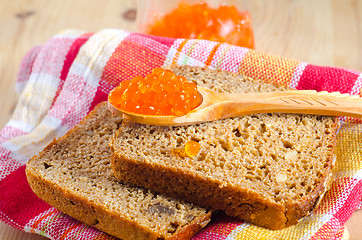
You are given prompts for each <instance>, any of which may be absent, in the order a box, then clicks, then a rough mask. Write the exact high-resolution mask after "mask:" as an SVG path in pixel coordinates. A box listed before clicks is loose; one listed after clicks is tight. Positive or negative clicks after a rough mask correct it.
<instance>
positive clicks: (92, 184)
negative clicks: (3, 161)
mask: <svg viewBox="0 0 362 240" xmlns="http://www.w3.org/2000/svg"><path fill="white" fill-rule="evenodd" d="M121 123H122V119H121V118H120V117H115V116H111V113H110V112H109V111H108V109H107V104H106V102H104V103H101V104H99V105H98V106H96V108H95V109H94V110H93V111H92V112H91V113H90V114H89V115H88V116H87V117H86V118H85V119H84V120H83V121H82V122H81V123H80V124H79V125H77V126H76V127H74V128H73V129H72V130H70V131H69V132H68V133H67V134H66V135H65V136H63V137H62V138H60V139H58V140H56V141H54V142H52V143H51V144H50V145H49V146H47V147H46V148H45V149H44V150H43V151H42V152H41V153H39V156H35V157H34V158H32V159H31V160H30V161H29V162H28V163H27V165H26V175H27V178H28V182H29V184H30V186H31V188H32V189H33V191H34V192H35V193H36V194H37V195H38V196H39V197H40V198H41V199H43V200H44V201H46V202H47V203H49V204H50V205H52V206H54V207H56V208H58V209H59V210H60V211H63V212H64V213H66V214H68V215H70V216H72V217H74V218H75V219H78V220H79V221H82V222H83V223H85V224H88V225H90V226H93V227H95V228H98V229H100V230H102V231H104V232H106V233H108V234H110V235H113V236H115V237H118V238H121V239H171V238H172V239H174V238H177V239H189V238H191V237H192V236H193V235H194V234H195V233H196V232H198V231H199V230H200V229H201V228H202V227H204V226H205V225H206V224H207V223H208V222H209V221H210V217H211V212H210V211H207V210H206V209H204V208H201V207H197V206H195V205H193V204H189V203H185V202H182V201H177V200H175V199H172V198H169V197H165V196H163V195H161V194H156V193H153V192H151V191H149V190H147V189H144V188H138V187H132V186H129V185H126V184H122V183H119V182H117V181H116V179H115V177H114V176H113V174H112V171H111V164H110V158H111V151H110V148H109V146H108V140H109V139H110V137H111V135H112V134H113V132H114V131H115V130H116V129H117V128H118V127H119V126H120V124H121Z"/></svg>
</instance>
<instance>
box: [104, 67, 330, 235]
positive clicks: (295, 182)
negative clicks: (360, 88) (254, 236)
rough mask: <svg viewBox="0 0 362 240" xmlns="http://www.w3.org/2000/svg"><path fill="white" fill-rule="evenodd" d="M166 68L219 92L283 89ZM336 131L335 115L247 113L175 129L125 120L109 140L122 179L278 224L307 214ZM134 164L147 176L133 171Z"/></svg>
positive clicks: (222, 74)
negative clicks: (191, 147) (190, 145)
mask: <svg viewBox="0 0 362 240" xmlns="http://www.w3.org/2000/svg"><path fill="white" fill-rule="evenodd" d="M172 70H173V71H174V72H175V73H176V74H177V75H182V76H185V77H186V78H187V79H188V80H191V81H194V82H195V83H197V85H198V86H201V87H207V88H209V89H211V90H213V91H216V92H222V93H225V92H227V93H237V92H261V91H283V90H286V89H287V88H285V87H278V86H275V85H272V84H269V83H263V82H260V81H256V80H253V79H249V78H243V77H240V76H237V75H234V74H231V73H226V72H217V71H214V70H208V69H203V68H199V67H188V66H186V67H173V69H172ZM336 129H337V122H336V119H335V118H332V117H326V116H316V115H302V114H254V115H248V116H242V117H235V118H230V119H223V120H218V121H214V122H209V123H202V124H196V125H190V126H179V127H159V126H147V125H140V124H136V123H132V122H128V123H124V124H122V126H121V127H120V129H119V131H118V132H117V133H116V134H115V136H114V137H113V138H112V140H111V142H110V145H111V147H112V149H113V150H114V152H115V155H116V156H117V157H115V158H114V162H113V164H114V165H115V167H114V168H115V171H116V172H115V173H116V175H117V177H118V178H119V179H120V180H121V181H125V182H127V181H128V182H133V183H136V184H139V185H142V186H145V187H149V188H151V189H155V190H158V191H164V192H167V193H168V194H171V195H175V196H176V195H178V196H179V195H183V197H187V198H188V199H190V200H192V201H194V202H196V203H197V204H200V205H203V206H211V207H213V208H216V209H222V210H225V211H226V213H227V214H229V215H232V216H238V217H241V218H242V219H245V220H248V221H250V222H253V223H256V224H258V225H261V226H265V227H268V228H272V229H280V228H284V227H286V226H289V225H291V224H295V223H296V222H297V221H298V220H299V219H300V218H301V217H302V216H304V215H306V214H307V213H308V211H309V210H310V209H311V208H312V207H313V204H314V202H315V200H316V199H317V197H318V195H319V193H320V192H322V191H323V189H324V186H323V184H324V180H325V178H326V176H327V175H328V174H329V172H330V169H331V166H332V155H333V148H334V143H335V135H336ZM190 140H193V141H196V142H198V143H199V144H200V150H199V152H198V153H197V154H196V156H194V157H190V156H188V155H187V154H184V148H185V143H186V142H188V141H190ZM132 169H134V170H132ZM139 169H143V170H144V171H145V172H147V171H150V172H152V174H153V175H151V174H149V175H147V174H138V175H135V172H132V171H139ZM125 170H127V172H125ZM167 173H170V175H169V178H168V179H167V176H168V175H167ZM171 174H173V175H171ZM155 175H157V176H155ZM184 185H187V186H184ZM172 188H174V190H172ZM183 192H186V194H182V193H183Z"/></svg>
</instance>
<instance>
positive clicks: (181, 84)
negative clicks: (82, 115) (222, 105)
mask: <svg viewBox="0 0 362 240" xmlns="http://www.w3.org/2000/svg"><path fill="white" fill-rule="evenodd" d="M108 100H109V102H110V103H111V104H112V105H113V106H115V107H117V108H119V109H121V110H124V111H127V112H133V113H138V114H144V115H174V116H182V115H185V114H187V113H188V112H190V111H191V110H192V109H194V108H196V107H197V106H198V105H199V104H200V102H201V96H200V95H199V93H198V91H197V86H196V84H195V83H192V82H189V81H187V79H186V78H185V77H183V76H176V75H175V74H174V73H173V72H172V71H171V70H166V69H163V68H154V69H153V70H152V73H151V74H149V75H147V76H146V77H141V76H137V77H134V78H133V79H132V80H125V81H122V82H121V83H120V85H119V86H117V87H116V88H114V89H113V90H112V91H111V92H110V94H109V96H108Z"/></svg>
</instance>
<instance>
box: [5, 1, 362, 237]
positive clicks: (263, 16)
mask: <svg viewBox="0 0 362 240" xmlns="http://www.w3.org/2000/svg"><path fill="white" fill-rule="evenodd" d="M245 2H246V4H247V7H248V10H249V11H250V12H251V15H252V17H253V26H254V33H255V39H256V40H255V43H256V49H258V50H261V51H266V52H269V53H272V54H276V55H280V56H285V57H290V58H294V59H297V60H302V61H305V62H310V63H313V64H317V65H328V66H336V67H344V68H349V69H353V70H356V71H359V72H362V24H361V23H362V18H361V16H362V1H359V0H319V1H315V0H294V1H292V0H275V1H268V0H246V1H245ZM136 10H137V1H136V0H107V1H99V0H82V1H80V0H78V1H72V0H58V1H56V0H53V1H49V0H11V1H9V0H0V32H1V34H0V106H1V108H0V128H2V127H3V126H4V125H5V123H6V122H7V121H8V120H9V118H10V116H11V114H12V111H13V109H14V108H15V105H16V103H17V100H18V98H17V96H16V94H15V90H14V83H15V80H16V75H17V71H18V69H19V65H20V62H21V59H22V57H23V56H24V55H25V54H26V52H27V51H29V50H30V49H31V48H32V47H33V46H35V45H39V44H43V43H44V42H45V41H47V40H48V39H49V38H50V37H52V36H53V35H55V34H57V33H58V32H59V31H61V30H64V29H70V28H72V29H81V30H87V31H93V32H95V31H98V30H101V29H104V28H118V29H127V30H130V31H136V24H135V21H134V18H135V12H136ZM346 226H347V229H348V231H349V232H350V239H362V211H357V212H355V213H354V214H353V216H352V218H351V219H350V220H349V221H348V222H347V224H346ZM0 239H12V240H17V239H22V240H30V239H32V240H39V239H45V238H43V237H41V236H38V235H34V234H30V233H24V232H21V231H18V230H15V229H13V228H11V227H10V226H8V225H5V224H4V223H2V222H0Z"/></svg>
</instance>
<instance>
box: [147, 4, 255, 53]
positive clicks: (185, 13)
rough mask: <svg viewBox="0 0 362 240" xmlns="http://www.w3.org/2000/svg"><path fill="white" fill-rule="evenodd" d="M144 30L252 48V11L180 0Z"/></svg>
mask: <svg viewBox="0 0 362 240" xmlns="http://www.w3.org/2000/svg"><path fill="white" fill-rule="evenodd" d="M146 31H147V32H148V33H149V34H153V35H158V36H164V37H173V38H196V39H208V40H212V41H218V42H228V43H230V44H233V45H238V46H242V47H248V48H254V34H253V29H252V24H251V15H250V13H249V12H248V11H243V12H241V11H239V10H238V9H237V8H236V7H235V6H227V5H220V6H219V8H211V7H209V5H208V4H207V3H206V2H201V3H196V4H193V5H191V4H187V3H183V2H181V3H179V5H178V8H176V9H174V10H173V11H171V12H170V13H168V14H166V15H165V16H164V17H163V18H160V19H156V20H155V22H154V23H152V24H150V25H149V26H148V28H147V29H146Z"/></svg>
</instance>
